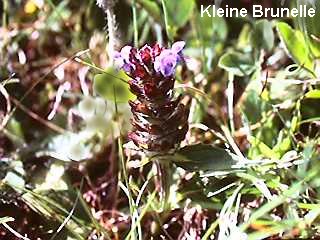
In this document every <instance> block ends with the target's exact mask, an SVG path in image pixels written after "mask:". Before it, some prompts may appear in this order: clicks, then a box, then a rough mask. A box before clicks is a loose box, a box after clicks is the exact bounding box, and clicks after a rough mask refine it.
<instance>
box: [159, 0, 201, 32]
mask: <svg viewBox="0 0 320 240" xmlns="http://www.w3.org/2000/svg"><path fill="white" fill-rule="evenodd" d="M164 3H165V9H166V11H167V18H168V25H169V26H168V27H169V29H168V30H169V34H170V36H175V34H176V32H177V30H178V29H179V28H180V27H183V26H184V25H185V24H186V23H187V21H188V20H189V19H190V17H191V16H192V13H193V10H194V7H195V1H194V0H185V1H171V0H164Z"/></svg>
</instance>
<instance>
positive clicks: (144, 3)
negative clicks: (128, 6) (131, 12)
mask: <svg viewBox="0 0 320 240" xmlns="http://www.w3.org/2000/svg"><path fill="white" fill-rule="evenodd" d="M136 1H137V3H138V4H139V5H141V7H142V8H143V9H144V10H146V11H147V12H148V13H149V15H150V16H151V17H153V18H154V20H156V21H157V22H160V21H161V10H160V7H159V6H158V4H157V3H156V2H154V1H152V0H136Z"/></svg>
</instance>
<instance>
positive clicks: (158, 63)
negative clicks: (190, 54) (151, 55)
mask: <svg viewBox="0 0 320 240" xmlns="http://www.w3.org/2000/svg"><path fill="white" fill-rule="evenodd" d="M184 46H185V42H183V41H179V42H176V43H174V44H173V45H172V48H171V49H165V50H163V51H162V52H161V53H160V55H159V56H158V57H156V58H155V62H154V70H155V71H156V72H160V73H161V74H162V75H163V76H165V77H169V76H172V75H174V72H175V69H176V66H177V64H178V63H179V62H180V61H181V60H182V53H181V51H182V50H183V48H184Z"/></svg>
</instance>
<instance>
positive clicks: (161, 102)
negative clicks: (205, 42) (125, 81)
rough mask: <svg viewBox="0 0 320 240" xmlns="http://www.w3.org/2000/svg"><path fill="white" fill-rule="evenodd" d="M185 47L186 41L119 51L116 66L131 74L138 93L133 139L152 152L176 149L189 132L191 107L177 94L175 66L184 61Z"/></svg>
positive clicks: (133, 121) (132, 84) (132, 88)
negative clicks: (182, 102)
mask: <svg viewBox="0 0 320 240" xmlns="http://www.w3.org/2000/svg"><path fill="white" fill-rule="evenodd" d="M184 46H185V43H184V42H183V41H180V42H176V43H174V44H173V45H172V48H163V47H161V46H159V45H158V44H155V45H154V46H152V47H151V46H149V45H145V46H143V47H142V48H140V49H135V48H133V47H130V46H125V47H124V48H122V50H121V51H120V52H117V53H116V54H115V63H116V65H117V66H118V67H119V68H122V69H123V70H124V71H125V72H126V73H127V74H128V75H129V76H130V77H131V80H130V81H129V85H130V90H131V92H132V93H133V94H135V95H136V96H137V99H136V100H135V101H133V102H129V104H130V106H131V112H132V114H133V118H132V119H131V122H132V125H133V127H134V131H133V132H131V133H130V134H129V138H130V139H131V140H132V141H133V142H134V143H135V145H137V146H138V147H140V148H142V149H144V150H147V151H148V152H156V153H159V152H167V151H169V150H171V149H174V148H175V147H176V146H177V145H178V144H179V143H180V142H181V141H182V140H183V139H184V137H185V134H186V132H187V131H188V120H187V119H188V109H187V108H186V107H185V106H184V105H183V104H181V103H180V99H181V98H180V97H178V98H175V97H174V94H173V88H174V82H175V79H174V74H175V69H176V67H177V65H178V64H179V63H181V62H182V61H183V55H182V50H183V48H184Z"/></svg>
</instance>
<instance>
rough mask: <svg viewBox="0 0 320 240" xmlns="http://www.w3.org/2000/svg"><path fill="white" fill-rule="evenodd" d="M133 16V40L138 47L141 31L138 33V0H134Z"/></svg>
mask: <svg viewBox="0 0 320 240" xmlns="http://www.w3.org/2000/svg"><path fill="white" fill-rule="evenodd" d="M132 18H133V42H134V46H135V47H138V44H139V36H138V35H139V33H138V21H137V8H136V0H133V1H132Z"/></svg>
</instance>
